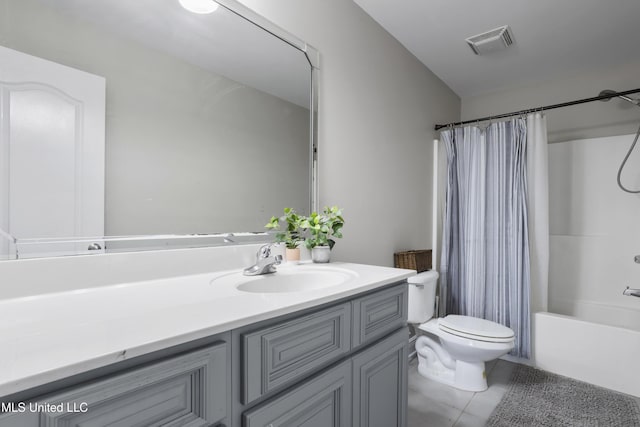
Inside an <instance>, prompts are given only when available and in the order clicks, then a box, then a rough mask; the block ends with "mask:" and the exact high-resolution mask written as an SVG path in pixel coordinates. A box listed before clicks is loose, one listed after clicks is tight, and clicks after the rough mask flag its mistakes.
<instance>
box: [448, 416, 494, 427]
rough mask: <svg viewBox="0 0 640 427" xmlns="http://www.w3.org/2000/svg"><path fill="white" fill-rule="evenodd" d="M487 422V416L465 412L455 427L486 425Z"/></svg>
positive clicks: (482, 426) (480, 426)
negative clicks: (482, 416)
mask: <svg viewBox="0 0 640 427" xmlns="http://www.w3.org/2000/svg"><path fill="white" fill-rule="evenodd" d="M486 423H487V419H486V418H481V417H477V416H475V415H471V414H467V413H466V412H463V413H462V415H460V418H458V421H456V423H455V424H454V427H484V425H485V424H486Z"/></svg>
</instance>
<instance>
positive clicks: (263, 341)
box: [241, 303, 351, 404]
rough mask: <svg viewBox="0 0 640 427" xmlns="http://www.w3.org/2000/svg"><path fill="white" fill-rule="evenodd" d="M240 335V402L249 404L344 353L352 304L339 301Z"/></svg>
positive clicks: (346, 345) (349, 340)
mask: <svg viewBox="0 0 640 427" xmlns="http://www.w3.org/2000/svg"><path fill="white" fill-rule="evenodd" d="M241 337H242V352H243V367H242V370H243V372H242V381H243V393H242V400H243V402H242V403H244V404H248V403H250V402H252V401H253V400H255V399H257V398H259V397H260V396H263V395H264V394H266V393H269V392H270V391H273V390H275V389H277V388H279V387H282V386H284V385H287V384H291V383H293V382H294V381H296V380H298V379H299V378H301V377H302V376H304V375H306V374H309V373H311V372H313V371H315V370H317V369H319V368H320V367H323V366H326V365H327V364H328V363H330V362H332V361H334V360H336V359H337V358H339V357H341V356H342V355H344V354H347V353H348V352H349V351H350V349H351V305H350V304H349V303H345V304H340V305H338V306H334V307H330V308H327V309H324V310H321V311H318V312H316V313H313V314H310V315H305V316H301V317H297V318H294V319H291V320H289V321H286V322H284V323H279V324H277V325H275V326H271V327H267V328H263V329H259V330H256V331H252V332H249V333H244V334H242V335H241Z"/></svg>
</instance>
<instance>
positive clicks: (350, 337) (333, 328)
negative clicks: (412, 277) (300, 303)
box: [233, 283, 409, 427]
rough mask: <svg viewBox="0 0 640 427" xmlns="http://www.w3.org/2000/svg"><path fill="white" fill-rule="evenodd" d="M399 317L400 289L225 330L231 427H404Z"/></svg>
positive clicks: (403, 339)
mask: <svg viewBox="0 0 640 427" xmlns="http://www.w3.org/2000/svg"><path fill="white" fill-rule="evenodd" d="M407 310H408V306H407V286H406V284H405V283H401V284H396V285H392V286H388V287H385V288H382V289H378V290H375V291H372V292H369V293H366V294H364V295H361V296H356V297H354V298H352V299H350V300H349V301H345V302H342V303H338V304H333V305H329V306H327V307H323V308H321V309H316V310H314V311H311V312H306V313H303V314H297V315H290V316H286V317H283V318H278V319H270V320H267V321H265V322H262V323H261V324H259V325H249V326H246V327H243V328H240V329H238V330H235V331H233V343H234V346H237V347H239V348H241V353H242V355H243V359H242V363H241V364H239V365H238V366H236V367H235V369H234V373H233V376H234V378H237V379H238V380H239V382H240V383H241V384H242V388H241V390H239V391H238V392H237V393H236V394H235V395H236V399H237V400H236V401H235V404H234V405H233V421H234V424H233V425H234V426H238V427H278V426H301V425H304V426H305V427H307V426H317V427H337V426H343V427H351V426H353V427H356V426H359V427H376V426H379V427H403V426H405V425H406V408H407V393H406V388H407V360H408V339H409V333H408V330H407V328H406V321H407ZM234 383H235V381H234Z"/></svg>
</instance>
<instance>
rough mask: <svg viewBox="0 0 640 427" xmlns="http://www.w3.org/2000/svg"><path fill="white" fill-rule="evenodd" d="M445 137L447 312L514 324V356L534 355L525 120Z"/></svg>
mask: <svg viewBox="0 0 640 427" xmlns="http://www.w3.org/2000/svg"><path fill="white" fill-rule="evenodd" d="M441 139H442V141H443V143H444V146H445V148H446V155H447V188H446V196H445V206H444V218H443V231H442V255H441V262H440V275H441V282H440V286H441V291H442V292H441V298H443V300H444V301H443V302H444V303H445V305H446V311H447V313H448V314H462V315H467V316H473V317H480V318H484V319H488V320H492V321H494V322H498V323H500V324H503V325H505V326H508V327H510V328H511V329H513V330H514V332H515V334H516V342H515V347H514V349H513V351H512V352H511V354H512V355H514V356H517V357H525V358H529V357H530V353H531V343H530V341H531V339H530V337H531V330H530V329H531V328H530V302H529V295H530V258H529V231H528V227H527V158H526V155H527V123H526V120H525V119H523V118H518V119H514V120H510V121H506V122H499V123H493V124H491V125H490V126H489V127H487V128H486V130H482V129H480V128H478V127H464V128H456V129H449V130H446V131H444V132H442V135H441Z"/></svg>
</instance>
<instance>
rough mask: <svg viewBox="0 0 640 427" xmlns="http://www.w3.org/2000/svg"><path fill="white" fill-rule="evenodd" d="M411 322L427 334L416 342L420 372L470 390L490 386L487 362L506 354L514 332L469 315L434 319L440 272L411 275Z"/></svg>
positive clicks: (409, 320)
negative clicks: (485, 364)
mask: <svg viewBox="0 0 640 427" xmlns="http://www.w3.org/2000/svg"><path fill="white" fill-rule="evenodd" d="M407 281H408V282H409V318H408V322H409V323H413V324H418V325H419V326H418V329H420V330H421V331H424V332H425V333H426V334H424V335H420V336H419V337H418V339H417V341H416V352H417V353H418V372H419V373H420V374H421V375H422V376H424V377H427V378H430V379H432V380H434V381H438V382H441V383H444V384H448V385H450V386H453V387H455V388H458V389H461V390H468V391H483V390H486V389H487V375H486V372H485V370H484V369H485V367H484V362H487V361H489V360H493V359H497V358H498V357H500V356H504V355H505V354H507V353H508V352H509V351H511V349H512V348H513V344H514V340H515V335H514V333H513V330H511V329H509V328H507V327H506V326H503V325H500V324H498V323H495V322H491V321H489V320H485V319H479V318H476V317H469V316H458V315H449V316H446V317H444V318H439V319H438V318H432V317H433V314H434V308H435V300H436V283H437V281H438V273H437V272H435V271H426V272H424V273H420V274H418V275H416V276H413V277H409V279H407Z"/></svg>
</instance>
